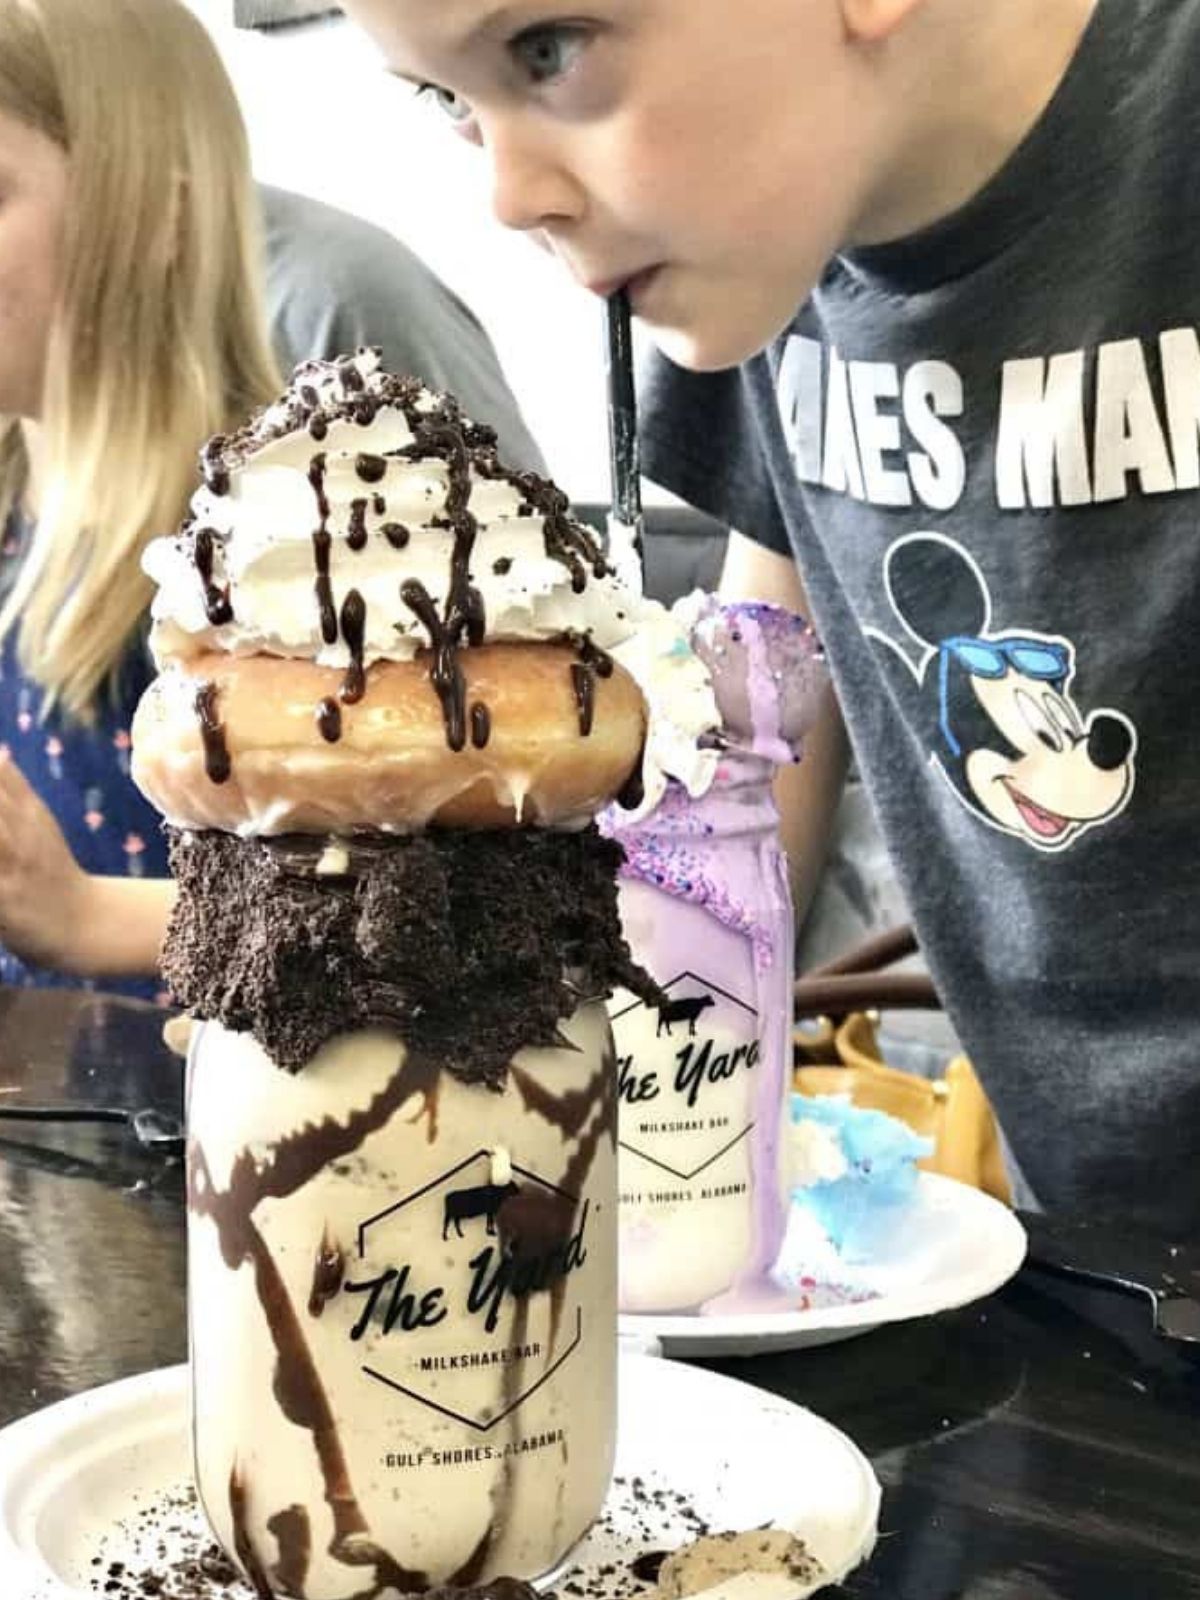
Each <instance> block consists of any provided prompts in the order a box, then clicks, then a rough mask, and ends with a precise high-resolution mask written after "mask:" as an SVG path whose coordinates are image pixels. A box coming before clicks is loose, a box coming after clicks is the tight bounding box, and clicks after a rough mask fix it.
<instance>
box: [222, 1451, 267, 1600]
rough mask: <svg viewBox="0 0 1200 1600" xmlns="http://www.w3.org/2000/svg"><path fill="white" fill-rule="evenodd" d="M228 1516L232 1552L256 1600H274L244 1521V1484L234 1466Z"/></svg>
mask: <svg viewBox="0 0 1200 1600" xmlns="http://www.w3.org/2000/svg"><path fill="white" fill-rule="evenodd" d="M229 1515H230V1517H231V1518H232V1520H233V1551H234V1554H235V1555H236V1556H237V1558H238V1560H239V1561H240V1562H241V1564H242V1568H243V1570H244V1571H245V1574H246V1576H247V1577H248V1578H249V1580H250V1586H251V1588H252V1589H253V1590H254V1592H255V1594H256V1595H257V1596H258V1600H275V1591H274V1589H272V1587H271V1582H270V1579H269V1578H268V1577H267V1573H266V1568H265V1567H264V1566H263V1564H262V1562H261V1561H260V1560H259V1558H258V1552H257V1551H256V1550H255V1548H254V1544H253V1541H252V1540H251V1538H250V1529H249V1527H248V1526H247V1520H246V1484H245V1481H244V1480H243V1478H242V1475H241V1472H240V1471H239V1470H238V1468H237V1466H236V1465H235V1466H234V1468H233V1471H232V1472H231V1473H230V1474H229Z"/></svg>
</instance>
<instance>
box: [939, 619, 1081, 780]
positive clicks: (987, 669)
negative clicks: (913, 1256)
mask: <svg viewBox="0 0 1200 1600" xmlns="http://www.w3.org/2000/svg"><path fill="white" fill-rule="evenodd" d="M951 657H953V658H954V659H955V660H956V661H958V662H960V663H961V664H962V666H964V667H965V668H966V669H967V671H968V672H969V673H970V674H971V676H972V677H974V678H1002V677H1003V676H1004V674H1005V673H1006V672H1008V671H1009V669H1010V668H1011V669H1012V670H1013V671H1014V672H1019V673H1020V674H1021V675H1022V677H1025V678H1034V679H1036V680H1037V681H1038V682H1039V683H1054V682H1056V681H1061V680H1062V679H1064V678H1065V677H1066V676H1067V672H1068V669H1069V668H1070V665H1071V659H1070V656H1069V654H1068V653H1067V649H1066V647H1065V646H1064V645H1061V644H1055V643H1054V642H1053V641H1052V640H1048V639H1029V638H1022V637H1020V636H1018V637H1016V638H1012V639H977V638H972V637H970V636H969V635H965V634H963V635H956V636H955V637H954V638H951V639H943V640H942V642H941V645H940V646H939V647H938V725H939V727H940V728H941V730H942V737H943V738H944V739H945V741H946V743H947V744H948V745H949V747H950V749H951V750H952V751H953V752H954V754H955V755H956V756H961V755H962V745H961V744H959V742H958V740H957V739H956V738H955V737H954V734H953V732H952V730H951V728H950V706H949V683H950V660H951Z"/></svg>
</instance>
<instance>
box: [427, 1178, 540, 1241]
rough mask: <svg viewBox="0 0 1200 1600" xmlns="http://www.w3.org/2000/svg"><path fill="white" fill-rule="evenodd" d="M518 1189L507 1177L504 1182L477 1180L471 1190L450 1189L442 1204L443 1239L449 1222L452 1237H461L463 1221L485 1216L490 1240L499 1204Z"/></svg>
mask: <svg viewBox="0 0 1200 1600" xmlns="http://www.w3.org/2000/svg"><path fill="white" fill-rule="evenodd" d="M520 1192H521V1191H520V1189H519V1187H518V1186H517V1185H516V1184H515V1183H513V1182H511V1180H510V1181H509V1182H508V1183H481V1184H478V1185H477V1186H476V1187H475V1188H473V1189H451V1191H450V1193H449V1194H448V1195H447V1196H446V1198H445V1200H444V1202H443V1204H442V1239H443V1240H445V1238H446V1236H447V1234H448V1233H449V1231H450V1225H451V1223H453V1224H454V1236H455V1238H456V1239H461V1238H462V1236H463V1231H462V1225H463V1223H464V1222H469V1221H471V1220H472V1219H473V1218H475V1217H484V1218H485V1219H486V1221H487V1236H488V1238H489V1239H494V1238H495V1237H496V1218H497V1216H498V1215H499V1212H500V1207H501V1206H502V1205H503V1204H504V1202H505V1201H506V1200H511V1199H512V1197H513V1196H514V1195H517V1194H520Z"/></svg>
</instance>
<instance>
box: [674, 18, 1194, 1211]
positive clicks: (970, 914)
mask: <svg viewBox="0 0 1200 1600" xmlns="http://www.w3.org/2000/svg"><path fill="white" fill-rule="evenodd" d="M1198 82H1200V0H1099V5H1098V7H1097V10H1096V11H1095V13H1094V14H1093V18H1092V21H1091V23H1090V25H1089V27H1088V31H1087V32H1086V34H1085V35H1084V37H1083V39H1082V41H1081V43H1080V46H1079V48H1078V51H1077V53H1076V57H1075V59H1074V61H1073V63H1072V65H1071V67H1070V69H1069V71H1068V73H1067V75H1066V77H1065V79H1064V81H1063V83H1062V84H1061V86H1060V88H1059V91H1058V93H1057V94H1056V96H1055V98H1054V100H1053V102H1052V103H1051V105H1050V106H1049V107H1048V108H1047V110H1046V112H1045V113H1044V115H1043V117H1042V118H1041V120H1040V122H1039V124H1038V126H1037V127H1036V128H1035V129H1034V130H1033V131H1032V132H1031V133H1030V134H1029V136H1028V137H1027V138H1026V140H1025V141H1024V142H1023V143H1022V145H1021V146H1020V147H1019V148H1018V149H1017V150H1016V152H1015V153H1014V154H1013V156H1012V157H1011V159H1010V160H1009V161H1008V163H1007V164H1006V166H1005V167H1004V168H1003V170H1001V171H1000V172H999V174H998V175H997V176H996V177H995V178H994V179H993V180H992V181H991V182H990V183H989V184H988V185H987V186H986V188H985V189H984V190H983V191H982V192H981V193H979V194H978V195H977V196H976V197H975V198H974V199H973V200H972V201H970V202H969V203H968V204H967V205H966V206H965V207H964V208H963V209H962V210H960V211H959V212H957V213H956V214H955V215H953V216H951V217H949V218H947V219H945V220H944V221H942V222H940V223H938V224H937V225H935V226H933V227H931V228H929V229H927V230H925V231H923V232H921V233H920V234H918V235H916V236H913V237H910V238H907V239H905V240H902V241H899V242H897V243H895V244H890V245H887V246H881V247H877V248H872V249H867V250H861V251H858V252H855V253H853V254H849V255H846V256H845V257H842V258H839V259H838V260H836V261H835V262H834V263H833V264H832V265H831V266H830V268H829V270H828V271H827V273H826V275H825V276H824V278H823V279H822V282H821V284H820V285H819V287H818V289H817V290H816V291H815V292H814V294H813V296H812V299H811V301H810V302H809V303H808V304H807V305H805V306H804V307H803V309H802V310H801V312H800V313H799V315H798V316H797V318H796V320H795V322H794V324H793V326H792V328H791V329H790V331H789V332H788V333H787V334H786V335H785V336H784V337H782V338H781V339H780V340H779V341H778V342H777V343H776V344H775V345H774V346H773V347H772V348H771V350H770V351H768V352H766V353H764V354H763V355H761V356H759V357H758V358H756V359H755V360H752V361H751V362H749V363H747V364H746V365H745V366H744V367H742V368H740V369H737V370H735V371H729V372H724V373H717V374H709V375H694V374H688V373H684V372H681V371H680V370H679V369H677V368H674V367H672V366H671V365H670V364H669V363H667V362H665V361H662V360H661V358H659V359H657V360H656V361H655V363H654V365H653V367H652V370H651V371H650V373H649V374H648V376H647V383H646V386H645V389H644V397H643V420H644V431H645V439H644V445H643V450H644V461H645V466H646V470H647V472H648V473H649V474H650V476H652V477H653V478H655V479H657V480H658V481H661V482H662V483H665V484H666V485H668V486H669V487H671V488H672V489H674V490H675V491H676V492H678V493H679V494H681V495H683V496H684V497H685V498H686V499H688V500H691V501H693V502H694V503H696V504H698V505H700V506H701V507H703V508H704V509H705V510H708V511H711V512H713V513H714V514H716V515H719V516H721V517H723V518H724V519H725V520H726V521H728V522H729V523H730V524H732V525H733V526H735V527H737V528H739V529H740V530H742V531H743V532H745V533H746V534H748V535H749V536H751V537H753V538H755V539H757V540H759V541H761V542H762V543H763V544H764V545H767V546H769V547H770V548H771V549H773V550H776V551H780V552H787V551H788V550H789V549H790V550H793V551H794V552H795V554H796V556H797V558H798V559H799V562H800V566H801V569H802V573H803V576H804V579H805V583H806V586H807V589H808V594H809V598H810V602H811V604H812V607H813V611H814V620H815V622H816V624H817V626H818V628H819V630H820V632H821V634H822V635H823V638H824V642H825V645H826V648H827V650H828V653H829V657H830V661H831V664H832V667H833V671H834V673H835V676H836V681H837V685H838V689H839V692H840V696H841V700H842V704H843V706H844V709H845V712H846V715H847V721H848V724H849V727H850V731H851V736H852V739H853V743H854V747H855V753H856V757H857V759H858V762H859V764H860V766H861V769H862V771H863V773H864V776H865V777H866V779H867V781H868V784H869V787H870V791H871V794H872V797H873V801H874V804H875V807H876V810H877V814H878V817H879V821H880V825H881V827H882V829H883V832H884V835H885V838H886V840H887V842H888V846H889V848H890V850H891V852H892V855H893V858H894V860H895V863H896V866H897V870H898V872H899V875H900V877H901V881H902V884H903V887H904V890H905V893H906V895H907V897H908V901H909V904H910V906H911V908H912V912H913V916H914V919H915V922H916V925H917V929H918V933H919V935H920V938H921V942H922V945H923V947H924V950H925V953H926V956H927V959H928V961H929V965H930V968H931V970H932V972H933V975H934V977H935V980H936V982H937V984H938V987H939V989H940V991H941V993H942V995H943V997H944V999H945V1001H946V1004H947V1008H948V1010H949V1012H950V1014H951V1017H952V1020H953V1022H954V1024H955V1027H956V1028H957V1031H958V1033H959V1034H960V1036H961V1037H962V1039H963V1041H964V1043H965V1045H966V1047H967V1049H968V1050H969V1052H970V1053H971V1055H972V1057H973V1059H974V1060H975V1062H976V1065H977V1067H978V1069H979V1071H980V1073H981V1076H982V1078H983V1080H984V1083H985V1086H986V1088H987V1090H988V1091H989V1093H990V1095H991V1096H992V1099H993V1102H994V1104H995V1105H996V1108H997V1111H998V1113H999V1115H1000V1117H1001V1120H1002V1122H1003V1124H1004V1127H1005V1129H1006V1131H1007V1133H1008V1135H1009V1137H1010V1139H1011V1141H1012V1144H1013V1147H1014V1149H1015V1152H1016V1155H1017V1158H1018V1160H1019V1161H1020V1163H1021V1166H1022V1168H1023V1169H1024V1172H1025V1174H1026V1176H1027V1177H1028V1179H1029V1180H1030V1182H1031V1184H1032V1186H1033V1188H1034V1190H1035V1192H1036V1193H1037V1195H1038V1197H1039V1199H1040V1200H1041V1202H1042V1203H1043V1204H1045V1205H1047V1206H1057V1207H1064V1208H1075V1209H1080V1210H1082V1209H1088V1210H1095V1211H1101V1210H1119V1211H1121V1212H1123V1213H1124V1214H1126V1215H1128V1216H1132V1217H1134V1218H1139V1219H1142V1220H1144V1221H1146V1222H1147V1223H1149V1224H1151V1225H1154V1226H1157V1227H1159V1228H1162V1229H1169V1230H1175V1231H1177V1232H1179V1233H1191V1234H1196V1233H1197V1232H1200V730H1198V719H1200V494H1198V493H1197V489H1198V486H1200V337H1198V333H1197V327H1198V324H1200V187H1198V182H1197V151H1200V93H1198V92H1197V83H1198Z"/></svg>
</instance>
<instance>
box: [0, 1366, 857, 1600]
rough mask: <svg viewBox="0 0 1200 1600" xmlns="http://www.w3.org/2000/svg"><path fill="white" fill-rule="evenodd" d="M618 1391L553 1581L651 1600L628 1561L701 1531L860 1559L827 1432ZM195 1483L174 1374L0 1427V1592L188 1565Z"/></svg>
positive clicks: (852, 1486) (36, 1597) (99, 1591)
mask: <svg viewBox="0 0 1200 1600" xmlns="http://www.w3.org/2000/svg"><path fill="white" fill-rule="evenodd" d="M620 1395H621V1400H620V1416H619V1424H618V1446H617V1466H616V1474H615V1478H614V1484H613V1488H612V1490H611V1492H610V1494H609V1499H608V1502H607V1505H606V1508H605V1513H604V1516H603V1517H602V1518H601V1520H600V1522H598V1523H597V1525H596V1526H595V1527H594V1528H593V1529H592V1531H591V1533H589V1535H588V1536H587V1538H586V1539H585V1540H584V1541H583V1542H582V1544H580V1545H579V1547H578V1548H577V1549H576V1550H575V1551H574V1552H573V1554H572V1556H571V1557H569V1558H568V1561H567V1562H566V1564H565V1567H564V1568H560V1569H559V1571H558V1573H556V1574H554V1575H552V1578H553V1581H557V1582H560V1583H561V1582H565V1581H569V1580H571V1579H574V1578H577V1579H579V1580H580V1581H581V1582H586V1583H587V1585H588V1589H589V1591H590V1592H592V1593H596V1592H598V1591H597V1587H596V1586H597V1585H600V1586H601V1587H602V1589H603V1591H604V1593H605V1594H607V1595H611V1597H612V1600H626V1597H632V1596H634V1595H635V1594H641V1595H646V1594H648V1593H649V1590H648V1589H646V1588H644V1587H642V1586H641V1585H639V1584H638V1583H637V1582H636V1580H634V1579H633V1578H632V1576H631V1575H630V1572H629V1564H630V1562H631V1561H632V1560H634V1559H635V1558H636V1557H637V1556H639V1555H641V1554H643V1553H644V1552H646V1551H648V1550H655V1549H667V1548H674V1547H677V1546H679V1545H681V1544H683V1543H685V1542H686V1541H687V1540H688V1539H689V1538H691V1537H693V1536H694V1535H695V1533H696V1532H697V1531H698V1526H699V1523H700V1522H703V1523H706V1524H708V1525H709V1526H710V1527H711V1528H712V1529H713V1530H714V1531H719V1530H723V1529H727V1528H739V1529H741V1528H753V1527H758V1526H761V1525H763V1524H765V1523H773V1524H775V1525H777V1526H779V1527H785V1528H788V1529H790V1530H792V1531H793V1532H795V1533H797V1534H798V1535H799V1536H800V1537H801V1538H803V1539H804V1541H805V1543H806V1544H807V1545H808V1547H809V1549H810V1550H811V1552H812V1553H813V1554H814V1555H815V1556H816V1557H817V1559H818V1560H819V1561H820V1562H821V1563H822V1565H823V1566H824V1567H825V1569H826V1572H827V1574H828V1576H827V1578H826V1579H825V1580H823V1581H825V1582H831V1583H832V1582H837V1581H839V1580H840V1579H841V1578H842V1577H844V1576H845V1574H846V1573H847V1572H849V1571H850V1570H851V1569H852V1568H853V1567H855V1566H857V1565H858V1563H859V1562H860V1561H861V1560H863V1559H864V1557H865V1556H866V1555H867V1554H869V1552H870V1550H871V1548H872V1546H873V1545H874V1542H875V1533H876V1527H877V1522H878V1515H879V1485H878V1483H877V1481H876V1479H875V1475H874V1473H873V1472H872V1470H871V1467H870V1465H869V1463H868V1462H867V1461H866V1459H865V1457H863V1456H862V1455H861V1454H860V1452H859V1451H858V1450H857V1449H856V1448H855V1446H854V1445H853V1444H852V1443H851V1442H850V1440H849V1439H847V1438H846V1437H845V1435H844V1434H841V1433H839V1432H838V1430H837V1429H836V1428H834V1427H832V1426H831V1425H830V1424H829V1423H827V1422H823V1421H822V1420H821V1419H820V1418H819V1417H816V1416H814V1415H813V1414H812V1413H811V1412H810V1411H805V1410H803V1409H802V1408H801V1407H799V1406H795V1405H792V1404H790V1403H789V1402H787V1401H785V1400H780V1399H778V1398H777V1397H775V1396H774V1395H768V1394H764V1393H763V1392H762V1391H761V1390H758V1389H753V1388H751V1387H750V1386H749V1385H748V1384H742V1383H736V1382H734V1381H733V1380H732V1379H730V1378H723V1377H720V1376H718V1375H717V1374H715V1373H711V1372H704V1371H701V1370H698V1369H694V1368H691V1367H685V1366H676V1365H673V1364H672V1363H670V1362H664V1361H655V1360H652V1359H649V1358H647V1357H645V1356H638V1355H629V1354H626V1353H624V1352H623V1353H622V1356H621V1384H620ZM635 1478H636V1479H637V1480H639V1483H638V1488H637V1489H635V1487H634V1481H633V1480H634V1479H635ZM190 1483H191V1454H190V1447H189V1442H188V1391H187V1372H186V1368H184V1367H169V1368H165V1369H164V1370H162V1371H159V1372H149V1373H145V1374H143V1375H142V1376H140V1377H136V1378H127V1379H125V1380H124V1381H123V1382H121V1383H114V1384H109V1385H107V1386H106V1387H105V1388H103V1389H93V1390H91V1391H90V1392H89V1393H87V1394H83V1395H79V1396H77V1397H76V1398H74V1399H72V1400H68V1401H64V1402H63V1403H61V1404H60V1405H56V1406H51V1407H49V1408H48V1409H46V1410H44V1411H40V1412H36V1413H35V1414H34V1415H33V1416H30V1417H26V1418H24V1419H23V1420H22V1421H20V1422H16V1423H13V1424H12V1425H11V1426H9V1427H8V1428H5V1429H4V1430H3V1431H0V1596H3V1600H80V1596H84V1595H86V1596H89V1597H95V1596H98V1595H99V1596H103V1595H104V1584H105V1579H106V1574H107V1572H108V1568H109V1564H110V1563H111V1562H114V1561H119V1562H122V1563H124V1566H125V1571H126V1573H127V1574H140V1573H142V1572H145V1571H153V1570H162V1568H163V1567H164V1566H165V1565H168V1564H170V1563H172V1562H174V1561H175V1560H177V1559H179V1558H180V1557H181V1556H194V1555H195V1554H196V1553H197V1552H198V1551H199V1550H200V1549H201V1548H203V1546H204V1545H206V1544H207V1543H208V1542H209V1535H208V1533H207V1530H206V1529H205V1527H204V1524H203V1520H202V1517H201V1514H200V1512H199V1510H198V1509H197V1508H196V1506H195V1502H194V1500H193V1499H192V1498H191V1491H190ZM160 1548H165V1550H166V1556H165V1558H164V1557H163V1556H162V1555H160V1553H159V1552H160ZM548 1581H551V1580H548ZM211 1589H212V1600H226V1597H229V1600H233V1597H237V1600H243V1597H245V1596H249V1595H250V1590H249V1589H248V1588H246V1587H244V1586H243V1585H241V1584H236V1585H231V1586H225V1585H223V1584H219V1583H216V1582H213V1584H212V1585H211ZM797 1595H799V1591H797Z"/></svg>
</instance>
